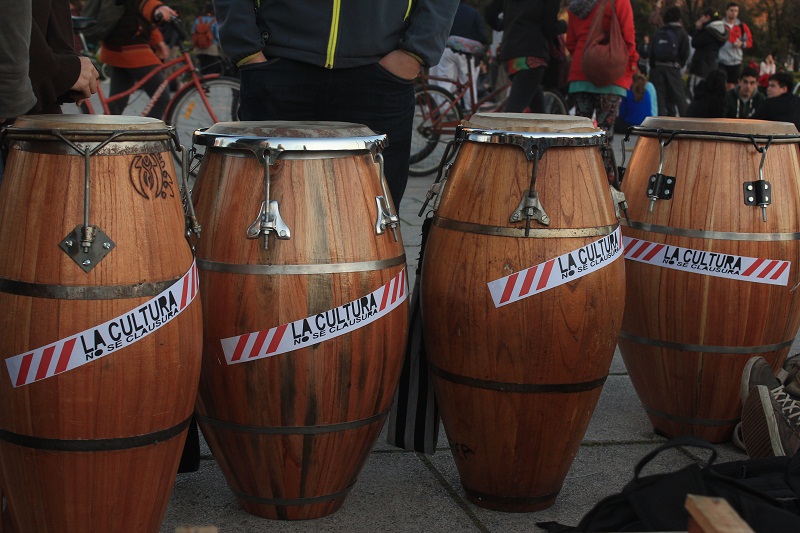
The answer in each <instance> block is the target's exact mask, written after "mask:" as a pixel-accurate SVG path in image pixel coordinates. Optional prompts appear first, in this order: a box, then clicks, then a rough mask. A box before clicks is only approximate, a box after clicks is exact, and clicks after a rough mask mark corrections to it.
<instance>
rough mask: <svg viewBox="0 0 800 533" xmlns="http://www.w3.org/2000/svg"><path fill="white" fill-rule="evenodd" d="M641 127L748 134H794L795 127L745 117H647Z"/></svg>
mask: <svg viewBox="0 0 800 533" xmlns="http://www.w3.org/2000/svg"><path fill="white" fill-rule="evenodd" d="M641 127H642V128H651V129H659V128H660V129H663V130H667V131H711V132H719V133H741V134H749V135H796V134H797V133H798V131H797V128H796V127H795V125H794V124H792V123H791V122H772V121H768V120H753V119H747V118H704V119H702V120H700V119H696V118H683V117H681V118H679V117H647V118H646V119H644V122H642V126H641ZM634 132H635V133H636V130H634Z"/></svg>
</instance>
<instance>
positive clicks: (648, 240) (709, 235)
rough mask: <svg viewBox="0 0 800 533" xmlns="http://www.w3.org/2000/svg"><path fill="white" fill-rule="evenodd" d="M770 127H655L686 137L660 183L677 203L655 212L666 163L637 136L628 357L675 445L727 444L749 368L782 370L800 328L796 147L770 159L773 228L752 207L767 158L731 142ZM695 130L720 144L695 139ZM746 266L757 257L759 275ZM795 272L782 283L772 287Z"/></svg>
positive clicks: (656, 420)
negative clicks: (758, 359) (652, 194)
mask: <svg viewBox="0 0 800 533" xmlns="http://www.w3.org/2000/svg"><path fill="white" fill-rule="evenodd" d="M648 120H650V119H648ZM646 124H647V123H645V125H646ZM764 124H765V123H763V122H761V121H745V120H742V121H727V123H726V121H723V120H720V121H709V122H707V123H703V124H696V123H691V122H690V123H689V126H691V129H689V128H687V125H686V124H685V123H683V122H681V121H680V120H679V119H664V118H659V120H658V121H657V122H656V123H654V124H651V127H662V128H665V129H666V130H675V131H679V132H680V133H681V135H679V136H676V137H675V138H674V139H673V140H671V142H670V143H669V144H667V145H666V146H665V147H664V151H663V171H662V174H664V175H667V176H672V177H674V178H675V180H676V181H675V184H674V192H673V196H672V199H669V200H666V199H663V200H662V199H659V200H656V201H655V202H654V205H653V209H652V211H650V198H649V197H648V196H647V194H648V193H647V191H648V190H649V189H650V177H651V175H654V174H656V172H657V169H658V167H659V162H660V161H661V157H660V154H661V146H660V142H659V139H658V137H657V135H655V134H652V133H651V134H646V135H642V136H640V137H639V139H638V141H637V143H636V146H635V149H634V151H633V156H632V158H631V160H630V164H629V165H628V168H627V171H626V173H625V180H624V182H623V190H624V192H625V194H626V197H627V200H628V204H629V213H630V220H631V224H630V225H629V226H625V227H623V235H624V240H625V242H626V251H625V255H626V276H627V301H626V307H625V317H624V321H623V327H622V333H621V337H620V350H621V352H622V356H623V359H624V361H625V365H626V367H627V369H628V372H629V374H630V377H631V381H632V382H633V385H634V387H635V389H636V392H637V394H638V395H639V398H640V399H641V401H642V404H643V405H644V408H645V410H646V411H647V414H648V417H649V418H650V421H651V423H652V424H653V427H654V428H655V430H656V431H657V432H658V433H661V434H663V435H666V436H669V437H672V436H676V435H682V434H691V435H697V436H700V437H702V438H704V439H706V440H709V441H711V442H725V441H728V440H730V438H731V436H732V433H733V430H734V427H735V425H736V424H737V422H738V421H739V417H740V413H741V409H742V405H741V400H740V383H741V378H742V371H743V370H744V366H745V364H746V362H747V361H748V359H750V358H751V357H754V356H762V357H764V358H765V359H766V360H767V362H768V363H769V364H770V365H771V366H772V367H773V369H775V370H777V369H778V368H779V367H780V365H781V364H782V363H783V361H784V359H785V358H786V355H787V353H788V350H789V348H790V346H791V344H792V342H793V340H794V337H795V335H796V334H797V330H798V327H799V326H800V295H798V294H797V291H796V290H795V288H796V286H797V283H798V281H800V280H799V279H798V274H797V267H798V261H800V247H799V246H798V239H800V233H798V232H799V230H800V213H798V207H800V205H799V204H798V198H800V181H798V179H799V177H800V161H799V160H798V148H797V147H798V144H797V142H798V139H796V140H795V141H794V142H786V143H779V142H775V143H774V144H772V145H771V146H770V147H769V148H768V150H767V153H766V156H765V158H764V167H763V175H764V179H765V180H767V181H768V182H769V184H770V193H771V194H769V196H770V197H771V198H770V202H771V203H770V205H769V206H767V208H766V210H765V212H766V221H765V220H764V212H762V209H761V208H760V207H759V206H757V205H755V206H753V205H745V200H746V196H747V195H746V194H745V193H747V192H748V191H747V189H746V185H745V182H754V181H756V180H758V177H759V165H760V164H761V154H760V153H759V152H758V151H757V150H756V147H755V145H754V144H753V142H751V141H749V140H746V139H742V138H737V137H733V136H730V135H729V134H731V133H734V134H736V133H737V132H741V133H750V132H753V131H758V128H762V127H764ZM695 129H696V130H698V131H700V130H706V129H713V131H714V132H719V135H716V136H714V135H706V136H695V137H692V136H691V133H692V131H693V130H695ZM792 129H794V128H792ZM712 133H713V132H712ZM668 135H669V131H668V132H667V133H666V134H665V135H664V137H663V138H664V139H666V138H667V136H668ZM764 144H765V141H764V140H761V141H759V142H758V145H759V146H763V145H764ZM651 252H652V254H651ZM657 253H658V254H659V255H656V254H657ZM649 254H651V255H652V259H650V260H649V261H646V259H647V257H648V255H649ZM741 258H744V259H741ZM747 258H755V259H756V262H755V263H753V265H752V267H751V268H748V264H749V263H748V262H747V261H748V259H747ZM762 260H764V261H762ZM742 261H744V263H743V262H742ZM786 273H788V278H787V279H788V281H786V282H785V283H781V284H770V283H764V282H763V281H765V280H767V281H768V280H770V279H776V278H778V276H779V275H780V274H783V275H784V276H786ZM724 274H730V275H731V276H730V277H722V275H724ZM757 281H759V282H757Z"/></svg>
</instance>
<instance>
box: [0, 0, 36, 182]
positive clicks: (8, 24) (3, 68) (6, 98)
mask: <svg viewBox="0 0 800 533" xmlns="http://www.w3.org/2000/svg"><path fill="white" fill-rule="evenodd" d="M31 11H32V6H31V0H18V1H15V2H8V3H7V4H6V5H5V12H4V13H3V17H2V18H0V125H3V124H4V123H5V121H6V120H7V119H13V118H15V117H18V116H20V115H23V114H25V112H26V111H28V110H29V109H30V108H32V107H33V106H34V104H36V96H35V95H34V94H33V87H32V86H31V80H30V78H29V77H28V63H29V59H28V58H29V48H30V44H31V24H32V22H31V16H32V15H31ZM0 175H2V172H0Z"/></svg>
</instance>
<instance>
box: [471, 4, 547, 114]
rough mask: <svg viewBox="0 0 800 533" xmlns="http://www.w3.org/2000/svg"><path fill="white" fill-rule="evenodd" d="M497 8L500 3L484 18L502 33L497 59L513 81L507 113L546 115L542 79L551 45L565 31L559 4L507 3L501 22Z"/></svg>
mask: <svg viewBox="0 0 800 533" xmlns="http://www.w3.org/2000/svg"><path fill="white" fill-rule="evenodd" d="M497 7H499V6H498V3H496V2H495V3H492V4H491V5H490V6H489V8H487V10H486V13H485V16H486V21H487V22H488V23H489V25H490V26H491V27H492V28H493V29H495V30H498V31H500V30H502V31H503V42H502V43H501V44H500V53H499V56H498V58H499V59H500V61H503V62H504V63H505V66H506V68H507V70H508V75H509V76H510V77H511V93H510V94H509V96H508V100H507V101H506V105H505V109H504V111H506V112H509V113H521V112H522V111H525V109H526V108H530V110H531V111H533V112H534V113H543V112H544V95H543V93H542V78H543V77H544V72H545V69H546V68H547V63H548V61H549V60H550V53H549V43H550V42H551V41H552V40H553V39H555V38H556V37H557V36H558V34H559V33H563V31H561V32H559V29H561V28H563V23H562V22H561V21H559V20H558V8H559V0H504V1H503V3H502V14H503V16H502V18H500V17H499V15H500V13H499V12H497V9H496V8H497Z"/></svg>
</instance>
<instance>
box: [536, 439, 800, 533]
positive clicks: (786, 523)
mask: <svg viewBox="0 0 800 533" xmlns="http://www.w3.org/2000/svg"><path fill="white" fill-rule="evenodd" d="M679 446H694V447H699V448H705V449H708V450H710V451H711V456H710V458H709V460H708V464H707V465H706V466H703V467H701V466H700V465H698V464H696V463H695V464H691V465H689V466H687V467H685V468H682V469H681V470H678V471H677V472H669V473H665V474H653V475H649V476H640V475H639V474H640V473H641V471H642V469H643V468H644V467H645V466H646V465H647V464H648V463H649V462H650V461H651V460H653V458H655V457H656V456H657V455H658V454H659V453H661V452H662V451H664V450H669V449H672V448H677V447H679ZM716 457H717V452H716V449H715V448H714V446H713V445H711V444H709V443H708V442H706V441H704V440H702V439H699V438H695V437H688V436H686V437H677V438H674V439H672V440H670V441H668V442H666V443H664V444H662V445H661V446H659V447H658V448H656V449H654V450H653V451H651V452H650V453H648V454H647V455H646V456H645V457H644V458H643V459H642V460H641V461H639V464H637V465H636V468H635V469H634V477H633V479H632V480H631V481H630V482H629V483H628V484H627V485H626V486H625V487H624V488H623V489H622V492H620V493H619V494H614V495H611V496H608V497H607V498H604V499H603V500H601V501H600V502H599V503H598V504H597V505H595V506H594V508H593V509H592V510H591V511H589V512H588V513H587V514H586V515H585V516H584V517H583V519H582V520H581V522H580V524H578V525H577V526H576V527H574V528H573V527H569V526H563V525H560V524H556V523H554V522H543V523H539V524H537V525H539V526H540V527H543V528H545V529H546V530H547V531H549V532H550V533H560V532H566V531H586V532H593V531H686V529H687V528H688V522H689V513H688V512H687V511H686V508H685V507H684V505H685V501H686V495H687V494H696V495H700V496H712V497H718V498H724V499H725V500H727V501H728V503H729V504H730V505H731V507H733V509H734V510H735V511H736V512H737V513H738V514H739V516H740V517H741V518H742V519H743V520H744V521H745V522H747V523H748V524H749V525H750V527H751V528H752V529H753V530H754V531H755V532H756V533H784V532H785V533H796V532H798V531H800V514H798V507H797V501H798V493H797V492H796V491H795V489H796V488H798V484H797V481H798V479H800V478H798V476H799V475H800V460H798V459H797V457H800V455H798V456H796V457H795V458H793V459H792V460H789V459H788V458H786V457H775V458H771V459H758V460H748V461H733V462H731V463H722V464H720V465H713V466H712V464H713V463H714V460H715V459H716ZM736 477H738V479H737V478H736Z"/></svg>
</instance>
